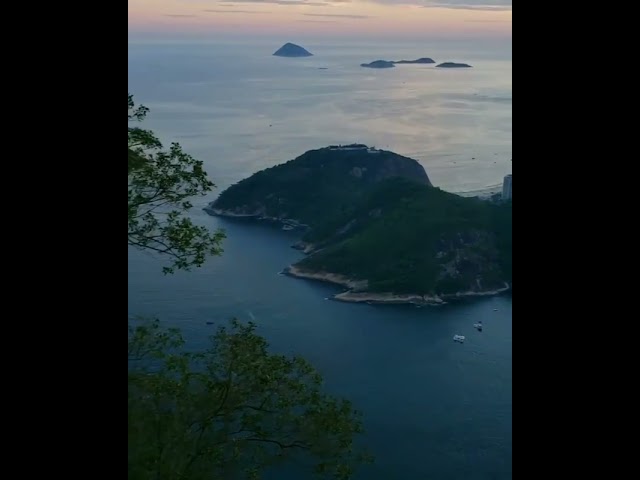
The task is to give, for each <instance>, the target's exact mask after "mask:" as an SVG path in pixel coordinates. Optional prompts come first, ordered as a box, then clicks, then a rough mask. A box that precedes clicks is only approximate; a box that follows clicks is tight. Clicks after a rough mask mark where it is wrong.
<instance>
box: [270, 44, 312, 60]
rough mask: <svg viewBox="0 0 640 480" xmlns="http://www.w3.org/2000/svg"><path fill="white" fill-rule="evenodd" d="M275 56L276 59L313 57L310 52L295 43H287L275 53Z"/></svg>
mask: <svg viewBox="0 0 640 480" xmlns="http://www.w3.org/2000/svg"><path fill="white" fill-rule="evenodd" d="M274 55H275V56H276V57H312V56H313V53H310V52H308V51H307V50H305V49H304V48H302V47H301V46H300V45H296V44H295V43H285V44H284V45H283V46H282V47H280V48H279V49H278V50H277V51H276V52H274Z"/></svg>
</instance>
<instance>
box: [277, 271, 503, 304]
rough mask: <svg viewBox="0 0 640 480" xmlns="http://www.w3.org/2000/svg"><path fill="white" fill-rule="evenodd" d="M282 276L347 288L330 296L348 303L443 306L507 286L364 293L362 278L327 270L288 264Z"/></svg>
mask: <svg viewBox="0 0 640 480" xmlns="http://www.w3.org/2000/svg"><path fill="white" fill-rule="evenodd" d="M283 273H284V274H285V275H289V276H291V277H295V278H303V279H307V280H316V281H320V282H324V283H330V284H333V285H339V286H341V287H345V288H348V289H349V290H347V291H345V292H341V293H336V294H335V295H333V296H332V297H330V298H331V299H332V300H336V301H339V302H348V303H367V304H376V305H420V306H422V305H429V306H441V305H446V304H447V300H463V299H467V298H474V297H489V296H495V295H500V294H501V293H504V292H506V291H508V290H510V289H511V287H510V286H509V284H508V283H506V282H505V284H504V286H503V287H501V288H497V289H494V290H484V291H467V292H456V293H449V294H442V295H420V294H417V293H416V294H411V293H398V294H394V293H388V292H387V293H385V292H380V293H377V292H368V291H366V288H367V286H368V285H367V284H368V282H367V281H366V280H353V279H349V278H347V277H345V276H344V275H340V274H336V273H329V272H308V271H304V270H302V269H300V268H299V267H296V266H295V265H290V266H288V267H287V268H285V269H284V270H283Z"/></svg>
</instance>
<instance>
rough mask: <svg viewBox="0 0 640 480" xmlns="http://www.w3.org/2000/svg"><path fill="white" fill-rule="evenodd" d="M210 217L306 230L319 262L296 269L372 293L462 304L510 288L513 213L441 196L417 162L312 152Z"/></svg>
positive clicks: (227, 200) (233, 192)
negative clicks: (337, 277)
mask: <svg viewBox="0 0 640 480" xmlns="http://www.w3.org/2000/svg"><path fill="white" fill-rule="evenodd" d="M385 159H387V160H385ZM389 159H392V160H393V161H394V162H395V163H394V165H395V168H389V163H388V162H389V161H390V160H389ZM212 210H213V211H214V213H215V212H216V211H217V213H222V214H225V213H235V214H239V213H244V214H253V215H255V216H258V217H260V216H263V217H271V218H277V219H295V220H297V221H299V222H301V223H303V224H306V225H308V226H309V228H308V230H307V231H306V233H305V234H304V236H303V241H304V242H305V243H307V244H311V245H312V250H314V252H313V253H312V254H311V255H310V256H308V257H307V258H305V259H303V260H302V261H301V262H299V263H298V264H297V267H300V268H301V269H302V270H304V271H309V272H316V273H318V272H321V273H334V274H341V275H343V276H345V277H347V278H349V279H353V280H366V281H367V284H368V286H367V288H366V291H370V292H388V293H396V294H400V293H411V294H420V295H433V294H455V293H458V292H469V291H471V292H483V291H491V290H494V289H499V288H502V287H504V284H505V282H511V219H512V215H511V204H510V203H509V204H495V203H492V202H486V201H482V200H480V199H477V198H465V197H460V196H458V195H454V194H450V193H447V192H444V191H442V190H440V189H438V188H434V187H432V186H431V183H430V182H429V179H428V176H427V175H426V172H424V169H423V168H422V166H420V164H419V163H418V162H416V161H415V160H412V159H409V158H406V157H401V156H399V155H396V154H394V153H392V152H381V153H380V154H370V153H367V150H361V151H341V150H336V149H334V148H325V149H320V150H312V151H310V152H307V153H305V154H304V155H302V156H300V157H298V158H296V159H295V160H292V161H289V162H287V163H285V164H282V165H278V166H276V167H272V168H269V169H266V170H263V171H261V172H258V173H256V174H255V175H253V176H251V177H249V178H247V179H245V180H242V181H241V182H239V183H238V184H236V185H234V186H232V187H230V188H229V189H227V190H226V191H225V192H223V193H222V194H221V195H220V197H219V198H218V200H216V201H215V202H214V203H213V205H212Z"/></svg>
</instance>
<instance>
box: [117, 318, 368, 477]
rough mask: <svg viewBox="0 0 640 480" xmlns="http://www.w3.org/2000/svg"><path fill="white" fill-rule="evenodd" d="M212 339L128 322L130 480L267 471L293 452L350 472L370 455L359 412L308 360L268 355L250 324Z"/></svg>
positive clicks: (330, 469)
mask: <svg viewBox="0 0 640 480" xmlns="http://www.w3.org/2000/svg"><path fill="white" fill-rule="evenodd" d="M211 340H212V342H211V346H210V347H209V348H208V349H207V350H206V351H205V352H203V353H198V354H191V353H184V351H183V350H182V348H183V345H184V341H183V339H182V337H181V336H180V334H179V332H178V331H177V330H162V329H160V328H159V326H158V323H157V322H154V323H150V324H143V325H139V326H137V327H132V326H129V362H130V368H129V395H128V396H129V480H137V479H145V480H146V479H151V478H153V479H158V480H164V479H166V480H180V479H189V480H199V479H203V480H204V479H208V480H217V479H224V480H227V479H250V478H260V474H261V473H262V472H264V471H265V469H268V468H269V467H273V466H277V465H279V464H281V463H282V462H283V461H285V460H289V461H293V460H297V461H298V462H302V464H303V465H307V466H308V465H313V466H314V469H315V472H316V473H317V474H318V476H319V477H320V478H337V479H346V478H349V477H350V474H351V471H352V467H353V466H354V465H355V464H357V463H359V462H361V461H362V460H365V457H364V456H363V455H361V454H359V453H358V452H357V451H356V450H355V449H354V447H353V444H352V438H353V436H354V434H356V433H359V432H360V431H361V424H360V418H359V415H358V413H357V412H355V411H354V410H353V409H352V407H351V404H350V403H349V402H348V401H346V400H339V399H336V398H333V397H331V396H328V395H325V394H323V393H321V391H320V387H321V377H320V375H319V374H318V373H317V372H316V371H315V370H314V369H313V368H312V367H311V366H310V365H309V363H307V362H306V361H305V360H303V359H302V358H299V357H295V358H287V357H284V356H279V355H273V354H270V353H268V351H267V343H266V341H265V340H264V339H263V338H262V337H260V336H259V335H257V334H256V333H255V325H253V324H251V323H250V324H246V325H245V324H241V323H239V322H238V321H235V320H234V321H232V322H231V324H230V326H229V327H228V328H227V327H220V328H219V329H218V330H217V333H216V334H215V335H214V336H213V337H212V339H211Z"/></svg>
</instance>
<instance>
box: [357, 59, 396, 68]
mask: <svg viewBox="0 0 640 480" xmlns="http://www.w3.org/2000/svg"><path fill="white" fill-rule="evenodd" d="M360 66H361V67H365V68H393V67H395V64H394V63H393V62H388V61H387V60H374V61H373V62H371V63H361V64H360Z"/></svg>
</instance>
